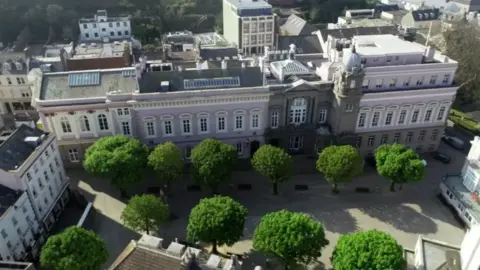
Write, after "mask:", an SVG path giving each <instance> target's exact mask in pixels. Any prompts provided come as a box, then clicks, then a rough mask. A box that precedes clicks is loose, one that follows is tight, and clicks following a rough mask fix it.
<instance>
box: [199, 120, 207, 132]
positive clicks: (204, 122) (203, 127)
mask: <svg viewBox="0 0 480 270" xmlns="http://www.w3.org/2000/svg"><path fill="white" fill-rule="evenodd" d="M199 125H200V133H208V118H200V119H199Z"/></svg>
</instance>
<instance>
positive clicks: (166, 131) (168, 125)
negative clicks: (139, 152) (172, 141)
mask: <svg viewBox="0 0 480 270" xmlns="http://www.w3.org/2000/svg"><path fill="white" fill-rule="evenodd" d="M163 135H164V136H170V135H173V128H172V121H170V120H165V121H163Z"/></svg>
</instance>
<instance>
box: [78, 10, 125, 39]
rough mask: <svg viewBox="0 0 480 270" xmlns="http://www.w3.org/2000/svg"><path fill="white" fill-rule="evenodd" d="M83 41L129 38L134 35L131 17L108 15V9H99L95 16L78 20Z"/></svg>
mask: <svg viewBox="0 0 480 270" xmlns="http://www.w3.org/2000/svg"><path fill="white" fill-rule="evenodd" d="M78 27H79V29H80V40H81V41H95V40H104V39H105V38H107V39H129V38H131V37H132V28H131V25H130V17H129V16H124V17H108V15H107V11H106V10H97V13H96V14H95V15H94V16H93V18H81V19H79V20H78Z"/></svg>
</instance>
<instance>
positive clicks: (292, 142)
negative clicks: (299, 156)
mask: <svg viewBox="0 0 480 270" xmlns="http://www.w3.org/2000/svg"><path fill="white" fill-rule="evenodd" d="M297 139H298V140H297ZM297 141H298V142H297ZM288 149H290V150H294V151H298V150H301V149H303V136H300V135H298V136H290V139H289V144H288Z"/></svg>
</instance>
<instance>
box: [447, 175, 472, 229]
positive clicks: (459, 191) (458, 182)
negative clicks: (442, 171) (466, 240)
mask: <svg viewBox="0 0 480 270" xmlns="http://www.w3.org/2000/svg"><path fill="white" fill-rule="evenodd" d="M443 184H445V185H446V186H447V187H448V189H450V191H452V193H453V194H454V195H455V197H457V199H458V200H460V201H461V202H462V203H463V205H464V206H465V207H468V208H469V209H470V213H471V214H472V215H473V216H474V217H475V219H476V220H480V203H478V202H476V201H474V200H473V198H472V192H470V191H469V190H468V189H467V188H466V187H465V186H464V185H463V179H462V176H461V175H448V176H445V177H444V179H443Z"/></svg>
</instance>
